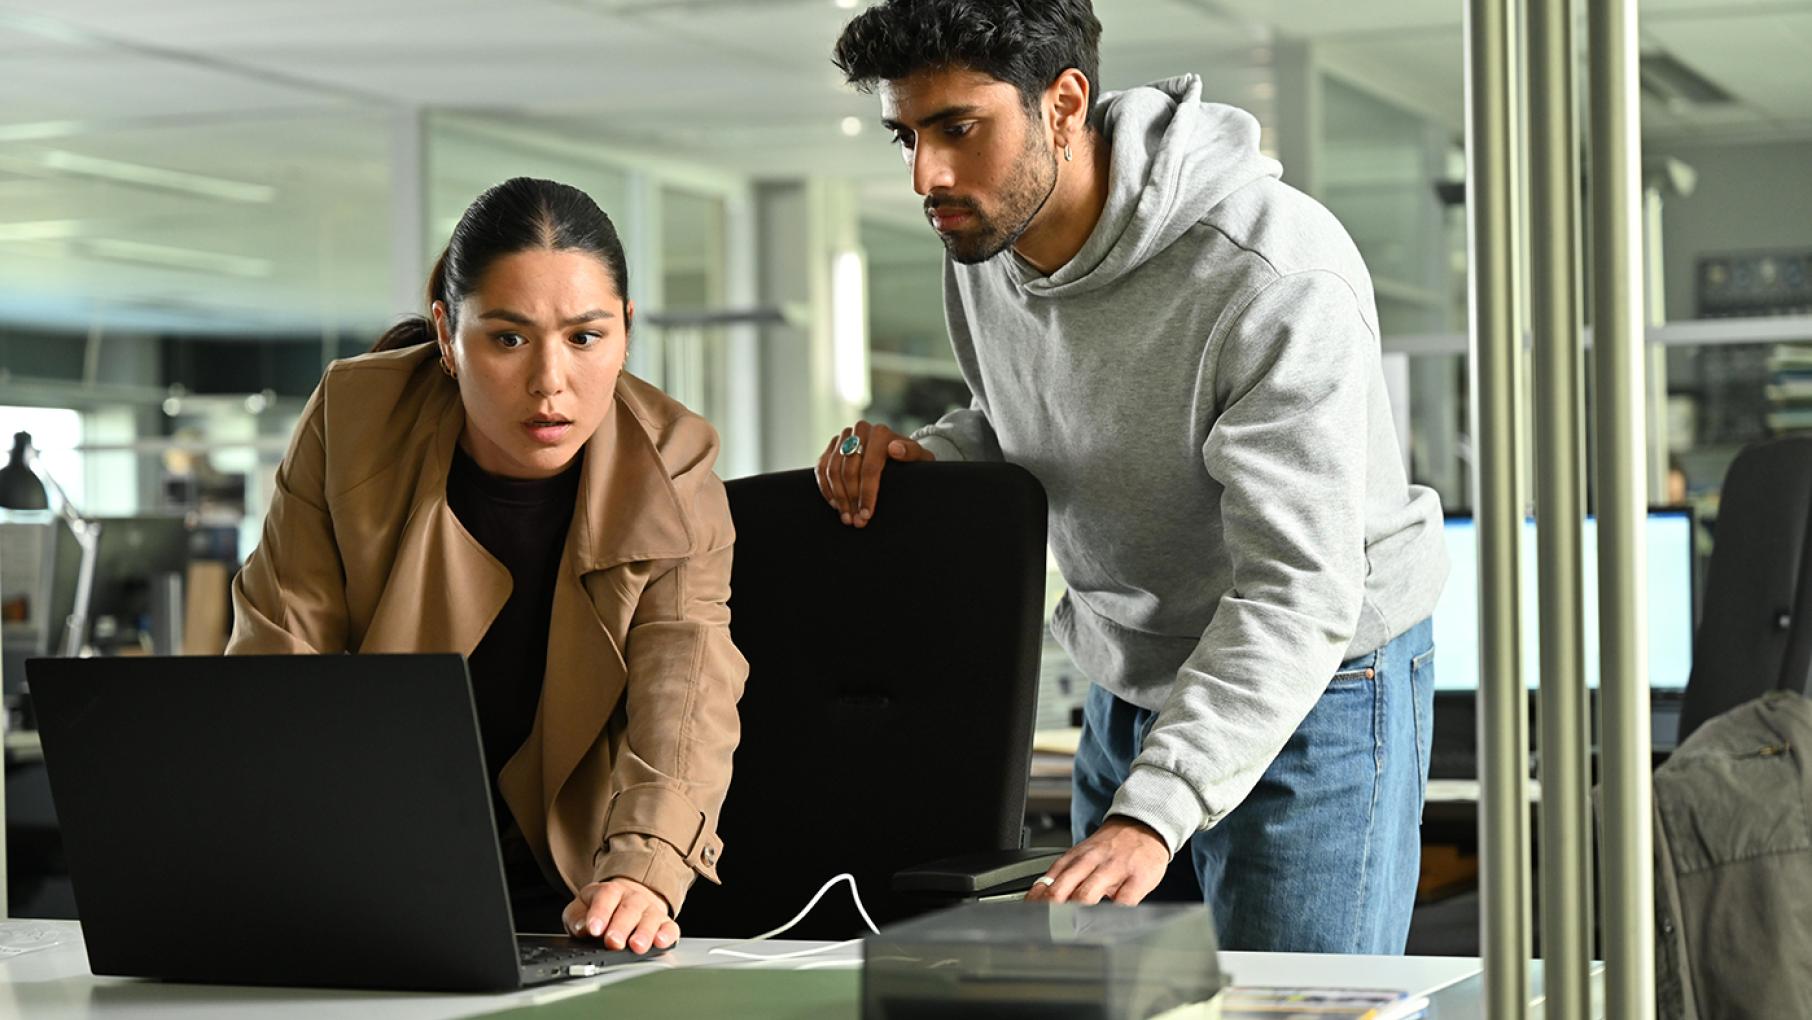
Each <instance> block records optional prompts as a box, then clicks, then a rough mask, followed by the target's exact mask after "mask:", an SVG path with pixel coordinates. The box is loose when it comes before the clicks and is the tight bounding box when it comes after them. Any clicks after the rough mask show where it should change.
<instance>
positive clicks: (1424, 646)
mask: <svg viewBox="0 0 1812 1020" xmlns="http://www.w3.org/2000/svg"><path fill="white" fill-rule="evenodd" d="M1433 714H1434V627H1433V624H1432V623H1431V622H1430V621H1428V620H1424V621H1422V622H1421V623H1419V624H1417V625H1415V626H1414V627H1411V628H1410V629H1409V630H1407V631H1405V632H1404V633H1403V634H1401V635H1399V636H1397V637H1396V638H1394V639H1392V640H1391V642H1390V643H1389V644H1387V645H1385V646H1384V647H1383V648H1381V649H1379V650H1378V651H1376V652H1373V653H1371V654H1369V655H1362V656H1360V657H1359V658H1357V659H1353V660H1352V661H1350V662H1346V663H1343V664H1342V665H1341V667H1340V669H1339V671H1338V672H1336V673H1335V674H1334V676H1333V678H1332V679H1331V680H1330V681H1329V683H1328V687H1327V691H1326V693H1324V694H1323V695H1322V696H1321V700H1319V701H1317V702H1316V703H1315V707H1314V708H1312V709H1310V711H1309V715H1308V718H1306V719H1304V720H1303V721H1302V725H1301V726H1298V727H1297V728H1296V732H1295V733H1294V734H1292V735H1291V736H1290V739H1289V741H1288V742H1287V743H1285V744H1284V748H1283V751H1282V752H1280V753H1279V754H1278V756H1277V757H1276V759H1274V760H1273V761H1272V762H1271V766H1270V768H1268V769H1266V770H1265V774H1264V777H1263V778H1262V779H1260V780H1259V782H1258V785H1257V786H1256V787H1254V788H1253V790H1252V792H1251V793H1250V794H1249V795H1247V797H1246V799H1245V800H1244V801H1243V802H1242V803H1241V804H1240V805H1239V806H1238V807H1237V808H1234V809H1233V811H1232V812H1231V813H1230V814H1228V815H1227V817H1226V818H1224V819H1222V820H1221V822H1220V824H1218V825H1216V826H1214V827H1213V828H1212V829H1209V830H1207V831H1206V832H1198V833H1196V835H1195V836H1194V837H1193V838H1191V839H1190V841H1189V848H1188V853H1189V854H1190V855H1191V856H1192V857H1193V859H1194V864H1195V873H1196V877H1197V878H1198V879H1199V880H1200V882H1201V886H1202V894H1203V898H1204V899H1205V900H1206V901H1207V902H1208V905H1209V906H1210V908H1212V910H1213V912H1214V924H1215V930H1216V934H1217V935H1218V937H1219V939H1220V945H1221V948H1222V949H1243V950H1260V951H1279V952H1297V953H1370V954H1379V955H1394V954H1399V953H1401V952H1403V946H1404V943H1405V941H1406V940H1407V939H1408V937H1409V915H1410V909H1411V908H1412V907H1413V906H1414V905H1415V898H1416V880H1417V878H1418V876H1419V872H1420V868H1421V857H1422V841H1421V827H1422V799H1423V796H1424V794H1425V793H1426V792H1427V787H1428V736H1429V727H1430V726H1431V725H1432V723H1433V718H1432V717H1433ZM1156 715H1157V713H1155V712H1151V711H1148V710H1146V709H1142V708H1138V707H1135V706H1133V705H1131V704H1129V703H1127V702H1125V701H1122V700H1120V699H1119V698H1117V697H1115V696H1114V695H1112V694H1109V693H1108V692H1107V691H1105V690H1103V689H1102V688H1100V687H1094V688H1091V689H1090V690H1089V693H1088V701H1087V703H1086V704H1085V705H1084V707H1083V723H1082V743H1081V746H1079V747H1078V748H1077V751H1076V772H1075V789H1074V791H1073V793H1072V801H1071V812H1070V818H1071V830H1072V835H1074V836H1075V838H1076V840H1077V841H1078V842H1080V841H1081V840H1082V839H1083V838H1084V837H1086V836H1087V835H1088V834H1089V833H1092V832H1094V831H1095V829H1097V828H1099V827H1100V825H1101V822H1102V820H1103V818H1104V817H1105V816H1106V814H1107V810H1108V807H1109V806H1110V805H1111V804H1112V803H1113V798H1114V792H1115V791H1116V790H1118V789H1119V788H1120V784H1121V783H1122V782H1124V781H1125V779H1126V775H1127V772H1128V770H1129V769H1130V768H1131V767H1132V762H1133V760H1134V759H1135V758H1137V757H1138V755H1139V746H1140V744H1141V743H1142V742H1143V741H1144V739H1145V734H1146V733H1147V732H1148V731H1149V730H1150V729H1151V724H1152V722H1153V720H1154V719H1155V717H1156Z"/></svg>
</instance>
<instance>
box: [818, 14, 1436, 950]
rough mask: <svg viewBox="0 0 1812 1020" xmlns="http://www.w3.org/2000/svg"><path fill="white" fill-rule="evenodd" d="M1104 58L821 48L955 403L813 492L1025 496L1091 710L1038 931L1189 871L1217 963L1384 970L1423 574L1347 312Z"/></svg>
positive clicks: (914, 20) (1238, 188)
mask: <svg viewBox="0 0 1812 1020" xmlns="http://www.w3.org/2000/svg"><path fill="white" fill-rule="evenodd" d="M1100 30H1101V29H1100V23H1099V22H1098V21H1097V20H1096V19H1095V16H1094V13H1093V10H1092V9H1091V7H1090V4H1089V2H1088V0H884V2H882V3H880V4H878V5H876V6H874V7H872V8H870V9H869V10H868V11H866V12H864V13H863V14H862V15H860V16H858V17H857V18H856V19H855V20H853V21H852V22H851V23H850V24H849V26H848V27H847V28H846V29H845V31H844V33H843V35H842V37H841V39H840V40H839V41H838V43H837V47H836V54H835V58H834V60H835V63H836V64H837V66H838V67H839V68H840V69H841V70H842V71H843V72H844V74H845V76H846V78H847V79H848V80H849V81H850V82H851V83H853V84H855V85H856V86H858V87H860V88H862V89H864V90H867V91H872V92H874V93H876V94H877V95H878V96H879V98H880V100H881V114H882V123H883V124H884V125H885V126H886V127H887V128H888V129H889V130H891V131H892V132H893V133H894V140H895V142H896V143H897V144H898V145H900V147H901V150H902V154H903V156H904V157H905V160H906V164H907V166H908V167H909V168H910V170H911V173H912V181H913V188H914V190H915V191H916V192H917V193H918V194H919V195H921V196H923V197H924V200H925V211H926V214H927V216H928V217H929V218H930V220H931V225H932V227H933V228H934V229H935V230H936V231H937V233H938V235H939V237H941V238H942V239H943V242H944V246H945V249H946V251H947V253H948V258H947V260H946V264H945V288H944V294H945V314H946V317H947V320H948V323H949V328H950V336H951V342H952V343H953V345H954V346H955V349H956V355H957V361H958V362H959V364H960V365H961V367H962V371H963V376H964V379H965V380H966V381H967V382H968V384H969V387H970V389H971V390H972V391H973V393H974V403H973V405H972V406H971V407H970V408H967V409H963V410H959V411H954V412H952V413H950V414H948V415H946V416H945V417H944V418H943V419H942V420H941V421H939V422H938V423H936V424H935V425H932V426H930V427H928V428H926V429H923V430H921V431H920V432H918V433H916V434H915V435H913V436H912V437H911V438H907V437H904V436H900V435H897V434H895V433H894V432H892V431H891V430H889V429H888V428H886V427H885V426H883V425H878V424H877V425H871V424H869V423H867V422H862V423H859V424H857V425H856V426H854V427H853V428H851V429H846V430H844V432H843V434H842V435H840V436H838V437H836V438H835V439H833V440H832V443H831V446H830V447H829V448H828V449H826V451H825V454H824V456H823V457H822V458H821V460H820V462H819V472H818V474H819V481H820V485H821V488H822V489H823V491H824V495H825V498H826V499H827V500H829V501H830V502H831V503H832V505H833V506H835V507H836V508H837V510H838V511H839V512H840V514H841V516H842V519H843V521H844V522H845V523H847V524H850V525H852V526H855V527H862V526H864V525H866V524H867V522H868V521H869V520H870V519H871V518H872V516H873V514H874V513H875V512H876V509H877V505H878V504H877V498H878V495H879V480H880V476H881V471H882V469H883V468H884V467H885V465H886V463H887V461H888V460H889V459H892V460H900V461H912V460H960V459H971V460H980V459H989V460H997V459H1005V460H1008V461H1012V462H1014V463H1018V464H1021V465H1023V466H1025V467H1026V468H1027V469H1029V470H1030V471H1032V473H1033V474H1035V475H1036V476H1037V477H1038V478H1039V480H1040V481H1041V482H1042V483H1043V484H1044V487H1045V490H1046V492H1047V493H1048V495H1049V498H1050V513H1051V517H1050V536H1051V547H1052V550H1053V552H1054V554H1055V556H1056V559H1057V563H1058V565H1059V567H1061V568H1062V571H1063V575H1064V579H1065V581H1066V582H1067V583H1068V586H1069V592H1068V594H1067V595H1066V596H1065V597H1064V599H1063V601H1062V603H1061V604H1059V606H1058V607H1057V610H1056V613H1055V615H1054V616H1053V619H1052V622H1051V626H1052V629H1053V631H1054V632H1055V634H1056V636H1057V637H1058V639H1059V640H1060V641H1061V642H1062V643H1063V645H1064V646H1065V648H1067V649H1068V651H1069V653H1070V655H1071V657H1072V658H1073V659H1074V660H1075V662H1076V664H1077V665H1078V666H1079V667H1080V668H1081V669H1082V670H1083V672H1084V673H1085V674H1087V675H1088V676H1089V678H1090V679H1091V680H1092V681H1093V683H1094V686H1093V687H1092V688H1091V690H1090V693H1089V696H1088V701H1087V704H1086V707H1085V711H1084V718H1085V723H1084V726H1083V737H1082V745H1081V748H1080V749H1079V751H1078V752H1077V756H1076V775H1075V791H1074V802H1073V808H1074V810H1073V812H1072V819H1073V821H1072V824H1073V828H1074V834H1075V837H1076V839H1077V840H1078V842H1077V844H1076V846H1075V847H1074V848H1073V849H1072V850H1070V851H1069V852H1068V853H1067V854H1065V855H1064V857H1063V858H1062V859H1060V860H1059V861H1058V862H1057V864H1056V865H1054V866H1053V867H1052V869H1051V870H1050V872H1049V873H1048V874H1046V875H1045V876H1044V877H1043V878H1041V879H1040V880H1039V883H1040V884H1039V885H1038V886H1037V887H1035V888H1034V890H1033V895H1034V897H1037V898H1045V899H1051V900H1059V901H1063V900H1068V901H1078V902H1084V903H1092V902H1097V901H1099V900H1102V899H1110V898H1111V899H1113V900H1116V901H1119V902H1122V903H1137V902H1138V901H1139V900H1140V899H1142V898H1143V897H1144V896H1146V895H1147V894H1148V893H1149V892H1150V891H1151V890H1152V888H1153V887H1154V886H1156V885H1157V883H1158V881H1159V879H1160V878H1162V877H1163V875H1164V872H1165V869H1166V866H1167V865H1168V863H1169V861H1170V859H1171V857H1172V855H1174V854H1177V853H1180V852H1183V851H1184V850H1185V848H1187V850H1188V851H1189V853H1190V854H1191V856H1192V859H1193V864H1194V866H1195V870H1196V873H1197V876H1198V877H1199V878H1200V880H1201V884H1202V888H1203V892H1204V895H1205V896H1206V898H1207V899H1208V901H1209V902H1210V903H1211V904H1212V905H1213V907H1214V908H1215V913H1216V921H1217V925H1218V927H1219V932H1220V937H1221V941H1222V944H1223V945H1224V946H1226V947H1227V948H1233V949H1253V950H1293V951H1304V952H1312V951H1318V952H1350V953H1396V952H1401V951H1402V950H1403V946H1404V940H1405V938H1406V937H1407V932H1408V927H1409V914H1410V907H1411V905H1412V902H1413V899H1414V895H1415V885H1416V877H1417V866H1418V860H1419V856H1420V840H1419V820H1420V816H1421V806H1422V795H1423V790H1424V787H1425V785H1426V781H1427V754H1426V749H1427V742H1428V727H1429V717H1430V714H1431V707H1432V698H1433V649H1432V638H1431V633H1432V630H1431V627H1430V624H1429V621H1428V617H1429V615H1430V613H1431V612H1432V611H1433V609H1434V605H1435V601H1436V598H1437V596H1438V595H1439V592H1440V587H1441V584H1442V581H1443V580H1444V578H1445V574H1446V561H1445V554H1444V547H1443V545H1442V539H1441V528H1440V514H1441V511H1440V505H1439V502H1438V500H1437V497H1436V496H1435V494H1434V493H1433V492H1431V491H1429V490H1427V489H1424V488H1420V487H1416V486H1411V485H1409V484H1408V482H1407V481H1406V479H1405V476H1404V471H1403V465H1402V463H1401V460H1400V458H1399V454H1398V447H1397V441H1396V437H1395V435H1394V433H1393V425H1392V419H1391V415H1390V410H1389V406H1388V403H1387V399H1386V394H1385V389H1384V381H1383V375H1382V372H1381V370H1380V367H1379V345H1378V335H1377V333H1378V330H1377V315H1376V312H1375V310H1374V304H1373V296H1372V289H1371V282H1370V278H1369V276H1368V274H1367V272H1366V269H1365V265H1364V263H1363V262H1362V260H1361V259H1360V257H1359V253H1358V251H1357V250H1356V249H1355V248H1354V246H1353V243H1352V241H1351V240H1350V239H1349V238H1348V236H1347V235H1346V233H1345V231H1344V230H1342V229H1341V227H1340V225H1339V223H1337V222H1336V221H1335V220H1334V218H1333V216H1331V215H1330V214H1329V213H1328V212H1327V211H1326V210H1325V209H1323V208H1322V207H1321V206H1320V205H1318V204H1316V203H1315V202H1314V201H1313V200H1312V199H1310V198H1308V197H1306V196H1304V195H1302V194H1301V193H1299V192H1297V191H1295V190H1293V189H1291V188H1289V187H1288V186H1286V185H1284V184H1282V183H1281V182H1280V181H1279V179H1278V177H1279V173H1280V168H1279V166H1278V164H1277V163H1276V162H1275V161H1274V160H1271V159H1269V158H1267V157H1265V156H1262V155H1260V153H1259V151H1258V137H1259V127H1258V124H1257V122H1256V121H1255V120H1254V119H1253V118H1252V117H1251V116H1250V115H1249V114H1247V113H1245V112H1243V111H1241V110H1237V109H1233V108H1231V107H1226V106H1218V105H1212V104H1207V103H1204V102H1202V101H1201V98H1200V91H1201V84H1200V82H1199V80H1197V79H1196V78H1194V77H1193V76H1190V77H1183V78H1175V79H1171V80H1169V81H1164V82H1159V83H1157V84H1155V85H1152V86H1149V87H1145V88H1137V89H1132V90H1129V91H1126V92H1122V93H1117V94H1114V95H1109V96H1103V97H1100V99H1099V100H1098V101H1097V97H1096V82H1097V80H1098V79H1097V76H1096V75H1097V71H1096V66H1097V56H1096V53H1097V44H1098V40H1099V37H1100Z"/></svg>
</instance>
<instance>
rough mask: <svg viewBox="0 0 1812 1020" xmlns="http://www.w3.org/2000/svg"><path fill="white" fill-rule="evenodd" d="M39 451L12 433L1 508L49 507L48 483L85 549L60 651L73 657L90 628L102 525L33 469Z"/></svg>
mask: <svg viewBox="0 0 1812 1020" xmlns="http://www.w3.org/2000/svg"><path fill="white" fill-rule="evenodd" d="M36 454H37V451H36V450H35V449H33V448H32V445H31V433H29V432H15V433H13V450H12V453H11V455H9V456H8V457H7V460H6V466H5V467H0V508H4V509H7V510H48V509H50V497H49V494H48V493H47V492H45V488H44V485H45V482H49V483H50V488H52V489H55V490H56V493H57V501H58V503H59V506H58V507H57V516H58V517H60V518H62V519H63V520H64V521H65V522H66V523H67V524H68V525H69V533H70V534H71V535H73V536H75V540H76V545H77V546H79V547H80V548H81V550H82V562H81V566H80V568H79V569H78V571H77V573H76V591H75V606H74V608H72V609H71V611H70V613H69V619H68V620H66V621H64V632H63V647H62V649H61V654H63V655H66V656H73V655H77V654H80V652H81V650H82V641H83V639H84V637H85V636H86V634H87V631H88V601H89V599H90V597H91V596H92V593H93V591H94V561H95V551H96V550H97V548H98V547H99V545H100V535H101V527H100V525H99V524H97V523H95V522H93V521H90V520H88V519H87V518H85V517H83V516H82V515H81V513H80V512H78V511H77V510H76V508H75V504H74V503H72V502H70V500H69V494H68V493H67V492H64V491H63V487H62V486H61V485H58V484H57V480H56V479H55V478H54V477H52V476H51V475H50V473H49V472H44V473H43V475H42V476H41V477H40V475H39V472H38V471H36V470H34V468H33V465H32V462H33V461H35V460H36V459H37V456H36Z"/></svg>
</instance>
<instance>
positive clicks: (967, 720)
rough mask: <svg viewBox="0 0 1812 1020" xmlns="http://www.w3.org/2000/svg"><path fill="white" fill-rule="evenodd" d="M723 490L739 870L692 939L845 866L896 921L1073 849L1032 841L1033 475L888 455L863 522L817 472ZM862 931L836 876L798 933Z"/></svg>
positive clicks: (880, 911) (692, 930)
mask: <svg viewBox="0 0 1812 1020" xmlns="http://www.w3.org/2000/svg"><path fill="white" fill-rule="evenodd" d="M728 489H729V499H730V510H731V513H732V514H733V515H734V517H735V519H736V558H735V568H734V571H733V573H732V575H731V581H730V586H731V599H730V608H731V614H732V616H731V625H730V629H731V633H732V635H733V636H734V638H735V640H736V644H737V647H738V648H740V649H741V650H742V653H743V654H744V655H745V656H747V657H748V660H749V667H750V674H749V681H748V686H747V688H746V689H745V692H744V694H743V699H742V703H741V712H742V725H743V734H742V744H741V746H740V747H738V748H737V751H736V771H735V774H734V776H733V778H732V780H731V786H730V793H729V798H728V800H727V801H726V803H725V805H724V810H723V814H722V817H721V818H720V820H719V826H718V831H719V832H720V834H721V835H722V836H723V839H724V855H723V859H722V862H721V863H720V864H719V866H718V872H719V875H720V876H721V877H722V879H723V882H724V884H723V886H722V887H717V886H712V885H709V884H708V883H704V882H700V883H698V884H697V885H695V886H694V887H693V889H692V891H691V893H690V894H689V895H688V897H687V901H686V906H685V909H684V911H683V912H682V913H681V915H680V923H681V924H682V925H683V926H684V928H685V930H686V933H687V934H688V935H700V936H723V937H744V938H746V937H748V936H752V935H755V934H758V933H760V932H763V931H766V930H768V929H770V928H773V927H776V926H778V925H780V924H781V923H783V922H785V921H786V920H788V919H790V918H791V917H792V916H793V915H794V914H795V913H797V912H798V911H799V910H800V909H801V908H802V907H804V906H805V904H806V902H807V900H809V899H810V898H811V896H812V894H813V893H814V892H816V891H817V890H818V888H819V886H821V885H823V884H824V882H825V881H826V880H828V879H830V878H831V877H832V876H834V875H836V874H839V873H841V872H850V873H851V874H853V875H854V877H855V879H856V881H857V883H858V886H859V887H860V889H861V893H862V900H863V903H864V904H865V905H866V906H867V908H868V911H869V913H870V914H871V915H872V916H873V918H874V920H875V922H876V923H877V924H881V925H886V924H887V923H889V922H890V921H894V920H898V919H901V918H904V917H908V916H911V915H913V914H916V913H921V912H924V911H925V910H928V909H932V908H934V907H936V906H940V905H946V904H950V903H954V902H959V901H961V900H964V899H973V898H976V897H979V896H983V895H997V894H1003V893H1004V894H1011V893H1013V892H1015V891H1017V892H1023V891H1024V890H1025V889H1027V888H1029V887H1030V884H1031V882H1032V880H1033V879H1034V878H1036V877H1037V876H1038V875H1040V874H1043V873H1044V871H1045V870H1046V868H1047V867H1048V866H1049V863H1050V862H1051V861H1052V860H1054V859H1055V857H1056V853H1055V852H1053V851H1036V852H1035V851H1029V850H1024V849H1022V845H1023V842H1024V819H1025V800H1026V779H1027V774H1028V771H1029V765H1030V760H1031V747H1032V728H1033V725H1032V724H1033V719H1034V715H1035V706H1036V701H1037V691H1038V661H1039V653H1040V649H1041V646H1042V619H1043V604H1044V576H1045V570H1044V564H1045V514H1046V505H1045V496H1044V490H1043V489H1042V488H1041V487H1040V486H1039V484H1038V482H1037V481H1036V480H1035V479H1033V477H1032V476H1031V475H1030V474H1029V473H1028V472H1026V471H1025V470H1024V469H1022V468H1018V467H1014V466H1011V465H1005V464H896V465H892V466H890V467H888V469H887V474H886V477H885V478H884V479H883V483H882V486H881V493H880V501H879V504H878V506H877V508H876V514H875V517H874V520H873V522H872V523H871V524H869V526H868V527H867V528H865V529H862V530H856V529H854V528H848V527H844V526H843V525H842V524H840V523H839V522H838V520H837V517H836V513H835V511H833V510H832V509H831V508H830V507H829V506H827V505H826V504H825V502H824V499H823V498H822V497H821V496H820V495H819V493H818V487H817V483H816V481H815V480H814V479H813V477H812V472H810V471H789V472H783V473H779V474H770V475H762V476H758V477H754V478H745V479H739V480H736V481H732V482H730V483H729V485H728ZM927 862H933V864H932V866H930V867H921V868H919V869H918V870H916V871H913V870H910V869H913V868H914V867H915V866H920V865H925V864H927ZM903 873H904V874H903ZM863 930H864V929H863V926H862V923H861V920H860V918H859V916H858V914H857V913H856V911H855V908H854V907H853V906H852V905H851V904H850V899H849V896H848V893H847V892H846V891H845V890H841V889H839V890H837V891H835V892H834V893H833V894H831V895H827V896H826V899H825V902H824V903H823V904H821V905H820V906H819V907H818V909H817V910H815V911H814V912H813V914H812V916H811V917H810V918H808V919H807V921H806V922H805V923H803V924H801V925H800V926H799V927H798V928H795V929H794V930H793V931H791V932H789V933H788V934H789V937H795V938H848V937H853V936H855V935H857V934H859V933H861V932H862V931H863Z"/></svg>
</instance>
